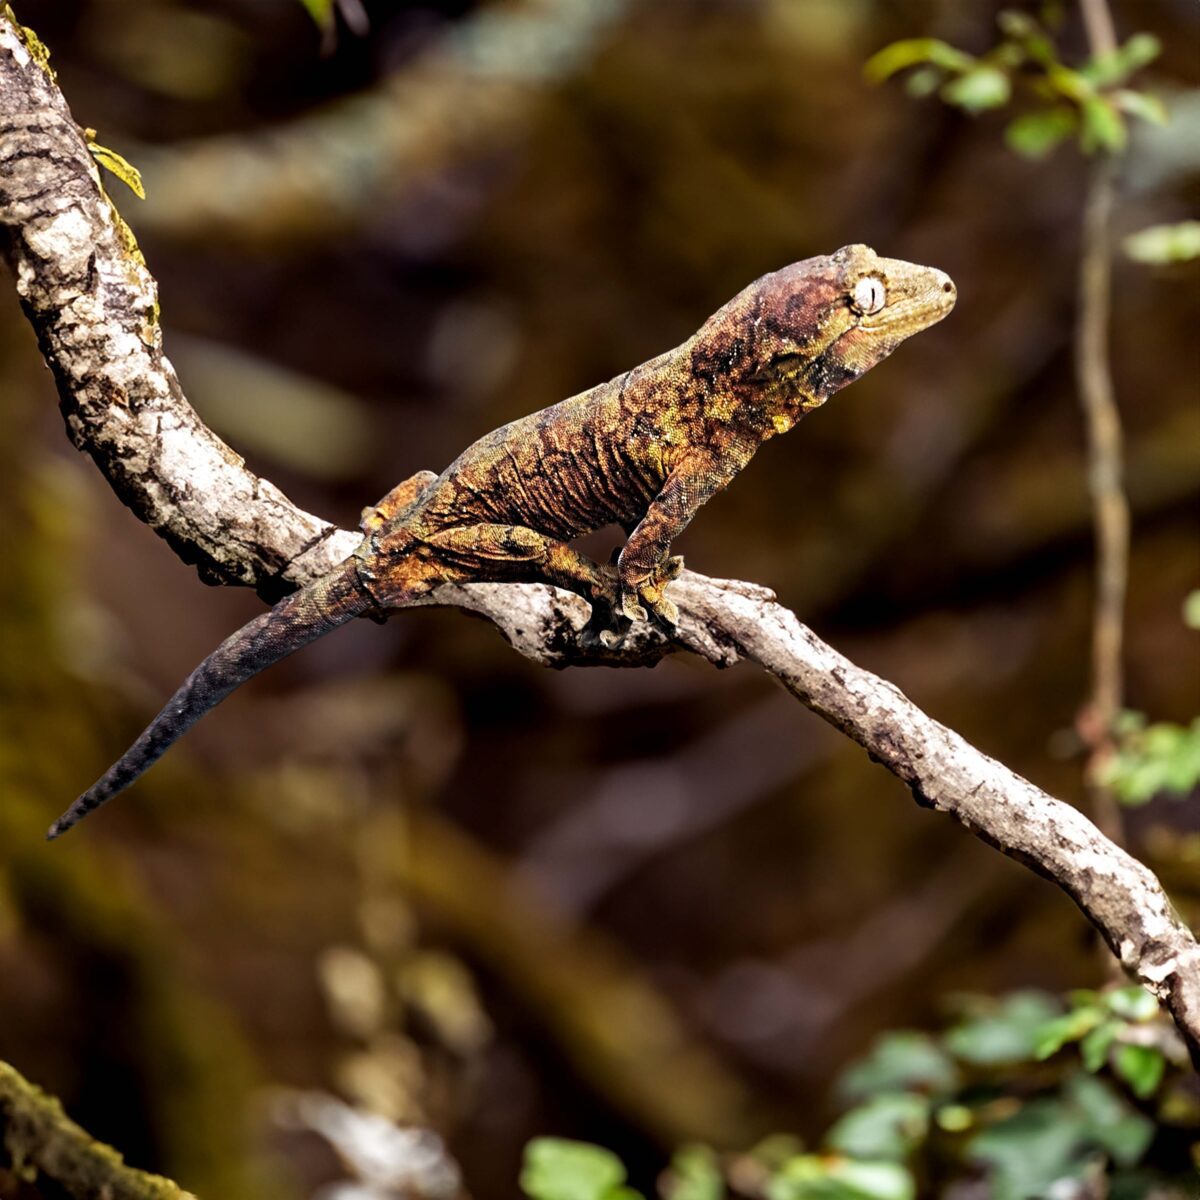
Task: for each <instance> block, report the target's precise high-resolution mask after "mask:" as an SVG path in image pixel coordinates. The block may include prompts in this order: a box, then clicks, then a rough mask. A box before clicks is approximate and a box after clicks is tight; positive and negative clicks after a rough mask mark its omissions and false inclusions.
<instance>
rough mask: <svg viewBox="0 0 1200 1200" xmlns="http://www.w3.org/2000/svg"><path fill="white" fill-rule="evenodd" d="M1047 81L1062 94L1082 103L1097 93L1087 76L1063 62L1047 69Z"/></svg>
mask: <svg viewBox="0 0 1200 1200" xmlns="http://www.w3.org/2000/svg"><path fill="white" fill-rule="evenodd" d="M1046 82H1047V83H1048V84H1049V85H1050V87H1051V88H1052V89H1053V90H1054V91H1056V92H1057V93H1058V94H1059V95H1060V96H1063V97H1065V98H1066V99H1067V100H1073V101H1074V102H1075V103H1076V104H1082V103H1083V102H1084V101H1085V100H1088V99H1090V98H1091V97H1093V96H1095V94H1096V89H1095V88H1094V87H1093V86H1092V85H1091V82H1090V81H1089V80H1088V78H1087V76H1085V75H1083V74H1082V73H1081V72H1079V71H1072V70H1071V68H1070V67H1064V66H1063V65H1062V64H1061V63H1055V64H1054V65H1053V66H1052V67H1050V68H1048V69H1047V71H1046Z"/></svg>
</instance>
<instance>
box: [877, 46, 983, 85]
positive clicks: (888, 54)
mask: <svg viewBox="0 0 1200 1200" xmlns="http://www.w3.org/2000/svg"><path fill="white" fill-rule="evenodd" d="M920 63H932V64H933V65H934V66H935V67H942V68H943V69H944V70H947V71H956V72H957V71H968V70H970V69H971V67H972V66H974V64H975V59H973V58H972V57H971V55H969V54H964V53H963V52H962V51H961V50H956V49H955V48H954V47H953V46H951V45H948V44H947V43H946V42H942V41H939V40H938V39H937V38H908V39H906V40H904V41H901V42H892V44H891V45H890V46H884V48H883V49H882V50H880V51H878V53H876V54H873V55H871V57H870V58H869V59H867V62H866V65H865V66H864V67H863V74H864V75H865V76H866V78H867V80H868V82H870V83H882V82H883V81H884V80H885V79H890V78H891V77H892V76H893V75H895V74H896V72H897V71H903V70H904V69H905V68H906V67H915V66H917V65H918V64H920Z"/></svg>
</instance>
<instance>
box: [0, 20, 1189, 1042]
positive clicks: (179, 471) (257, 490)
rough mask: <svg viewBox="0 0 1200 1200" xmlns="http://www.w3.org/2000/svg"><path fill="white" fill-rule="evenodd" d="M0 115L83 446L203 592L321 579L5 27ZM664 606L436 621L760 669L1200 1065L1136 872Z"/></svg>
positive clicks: (1171, 933)
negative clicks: (228, 439)
mask: <svg viewBox="0 0 1200 1200" xmlns="http://www.w3.org/2000/svg"><path fill="white" fill-rule="evenodd" d="M0 112H2V113H3V114H4V117H3V118H2V121H3V124H2V125H0V162H3V163H4V166H5V185H4V189H3V191H2V192H0V228H3V230H4V234H5V239H4V241H5V250H6V254H7V257H8V259H9V261H10V263H11V264H12V267H13V270H14V274H15V276H16V280H17V288H18V291H19V293H20V295H21V298H22V301H23V303H24V307H25V311H26V314H27V316H28V317H29V319H30V321H31V322H32V324H33V326H34V328H35V330H36V331H37V333H38V337H39V341H40V344H41V347H42V352H43V354H44V355H45V356H46V359H47V361H48V362H49V364H50V366H51V369H52V370H53V372H54V375H55V378H56V381H57V383H58V388H59V395H60V398H61V401H62V405H63V409H64V411H65V412H66V414H67V420H68V428H69V430H70V432H71V434H72V436H73V438H74V439H75V441H76V444H77V445H78V446H80V448H83V449H87V450H88V451H89V452H90V453H91V454H92V456H93V458H95V460H96V462H97V463H98V465H99V466H100V468H101V470H102V471H103V472H104V474H105V475H106V477H107V478H108V480H109V483H110V484H111V486H112V487H113V489H114V490H115V491H116V492H117V494H118V495H119V496H121V497H122V499H124V500H125V502H126V503H127V504H129V506H130V507H131V508H132V509H133V510H134V511H135V513H137V515H139V516H140V517H141V518H142V519H143V520H146V521H148V523H150V524H151V525H152V526H153V527H154V528H155V529H156V530H157V531H158V532H159V533H160V534H161V535H162V536H163V537H165V538H166V539H167V541H168V542H169V543H170V544H171V546H172V547H173V548H174V549H175V550H176V552H177V553H179V554H180V555H181V556H182V557H184V558H185V559H187V560H188V561H193V562H199V563H200V564H201V567H202V570H204V571H206V573H207V574H208V575H209V576H210V577H216V578H219V579H221V580H224V581H228V582H236V583H241V584H246V585H251V586H254V587H256V588H257V589H258V590H259V592H260V594H262V595H264V596H271V595H276V594H278V593H279V592H281V591H286V590H288V589H289V588H294V587H296V586H299V585H301V584H303V583H305V582H307V581H309V580H312V579H315V578H317V577H318V576H319V575H321V574H323V573H325V572H326V571H328V570H329V568H330V567H332V566H333V565H334V563H336V562H337V561H338V560H340V559H341V558H344V557H345V556H346V555H347V554H349V553H350V551H351V550H352V549H353V548H354V546H355V545H356V543H357V541H358V535H357V534H355V533H352V532H349V531H341V530H336V529H335V528H334V527H333V526H331V525H328V524H326V523H325V522H322V521H319V520H318V519H317V518H315V517H313V516H311V515H309V514H308V513H304V512H301V511H300V510H298V509H297V508H296V507H295V506H294V505H292V504H291V503H290V502H289V501H288V500H287V498H286V497H285V496H283V494H282V493H281V492H279V491H278V489H276V488H275V487H273V486H272V485H271V484H270V483H268V482H267V481H265V480H262V479H260V478H258V477H257V476H256V475H254V474H253V473H252V472H250V471H249V470H247V469H246V467H245V464H244V463H243V462H242V461H241V459H239V458H238V457H237V456H236V455H235V454H234V453H233V452H232V451H231V450H229V449H228V447H226V446H224V444H223V443H221V442H220V441H219V440H218V439H217V438H215V437H214V436H213V435H212V433H211V432H210V431H209V430H207V429H206V428H205V427H204V426H203V424H202V423H201V422H200V420H199V418H198V417H197V416H196V414H195V412H194V411H193V410H192V409H191V407H190V406H189V405H188V404H187V402H186V400H185V398H184V397H183V394H182V392H181V390H180V388H179V384H178V381H177V380H176V379H175V376H174V372H173V371H172V370H171V367H170V364H169V362H168V361H167V359H166V358H165V356H164V355H163V353H162V348H161V334H160V331H159V330H158V326H157V324H156V322H155V321H154V313H155V307H154V305H155V300H154V297H155V288H154V281H153V279H152V278H151V277H150V275H149V273H148V271H147V270H146V268H145V265H144V263H143V262H141V260H140V255H136V257H135V254H136V251H133V250H131V249H130V248H129V244H128V242H127V241H123V240H122V236H121V234H120V233H119V230H118V224H117V222H118V221H119V218H118V217H117V216H116V214H115V210H113V208H112V207H111V205H110V204H109V203H108V200H107V198H106V197H105V196H104V193H103V191H102V190H101V188H100V187H99V181H98V179H97V176H96V172H95V168H94V166H93V164H92V162H91V158H90V155H89V154H88V152H87V149H86V147H85V146H84V143H83V139H82V138H81V136H80V132H79V130H78V128H77V127H76V126H75V124H74V122H73V121H72V120H71V117H70V113H69V111H68V109H67V106H66V102H65V100H64V99H63V97H62V94H61V93H60V92H59V90H58V88H57V86H56V85H55V84H54V82H53V80H52V79H51V78H50V76H49V75H48V74H47V73H46V72H45V71H44V70H43V69H42V67H40V66H39V65H38V63H37V62H36V61H35V60H34V58H33V57H32V56H31V54H30V52H29V50H28V49H27V47H26V45H25V43H24V41H23V40H22V38H21V35H20V34H19V32H18V31H17V29H16V28H15V27H14V26H13V25H12V24H11V23H9V22H8V21H7V20H5V21H0ZM301 531H308V534H307V536H304V535H303V533H302V532H301ZM673 595H674V597H675V598H676V600H677V602H678V603H679V606H680V609H681V610H682V613H683V617H682V620H681V624H680V627H679V630H678V633H677V635H676V638H675V640H674V642H669V641H667V640H666V639H665V638H664V637H663V636H662V635H661V634H660V633H658V632H657V631H656V630H654V629H651V628H650V627H649V623H642V625H641V627H639V628H638V629H637V630H636V632H635V633H634V634H632V635H631V636H630V637H628V638H627V639H626V640H625V643H624V644H623V645H622V646H621V647H618V648H616V649H613V650H609V651H606V652H604V653H602V654H598V653H594V652H590V651H588V650H585V649H584V648H583V647H582V646H581V645H580V642H579V637H578V635H579V632H580V630H581V629H582V627H583V625H584V624H585V623H586V620H587V617H588V605H587V604H586V602H585V601H584V600H582V599H581V598H580V597H578V596H574V595H570V594H567V593H564V592H558V591H556V590H555V589H553V588H551V587H548V586H544V585H538V584H530V585H517V584H469V585H464V586H459V587H443V588H441V589H439V590H438V591H437V592H435V593H433V595H432V596H431V597H430V598H429V601H428V602H429V603H433V604H440V605H449V606H454V607H458V608H462V609H466V610H467V611H470V612H474V613H476V614H478V615H481V616H484V617H486V618H488V619H489V620H491V621H492V622H493V623H494V624H495V625H496V626H497V627H498V628H499V629H500V631H501V633H502V634H503V635H504V636H505V637H506V638H507V639H508V640H509V642H511V643H512V645H513V646H514V647H515V648H516V649H517V650H519V651H520V652H521V653H523V654H524V655H526V657H528V658H530V659H532V660H533V661H535V662H539V663H542V664H545V665H549V666H566V665H568V664H576V663H588V664H595V663H598V662H606V663H608V664H609V665H614V666H636V665H646V664H649V663H653V662H656V661H657V660H658V659H659V658H661V657H662V656H663V655H664V654H666V653H669V652H670V651H671V650H673V649H675V648H676V647H677V646H682V647H684V648H686V649H689V650H691V651H693V652H694V653H696V654H698V655H700V656H701V657H703V658H706V659H707V660H708V661H710V662H712V663H713V664H714V665H717V666H729V665H731V664H732V663H734V662H736V661H738V660H739V659H743V658H745V659H749V660H750V661H752V662H756V663H758V664H759V665H760V666H761V667H763V668H764V669H765V670H766V671H767V672H769V673H770V674H772V675H774V676H775V677H776V678H777V679H779V680H780V681H781V682H782V683H783V684H784V686H785V687H786V688H787V689H788V690H789V691H790V692H791V693H792V694H793V695H795V696H796V697H797V698H798V699H799V700H801V701H802V702H803V703H804V704H805V705H807V706H808V707H809V708H811V709H812V710H813V711H814V712H816V713H818V714H819V715H820V716H821V717H823V718H824V719H825V720H827V721H829V722H830V723H831V724H833V725H835V726H836V727H837V728H839V729H841V730H842V731H843V732H844V733H845V734H847V735H848V736H849V737H851V738H853V739H854V740H855V741H856V742H858V743H859V744H860V745H861V746H863V747H864V748H865V749H866V750H867V751H868V753H869V754H870V755H871V756H872V757H873V758H875V759H876V760H877V761H879V762H881V763H882V764H883V765H884V766H886V767H887V768H888V769H889V770H890V771H892V772H893V773H894V774H895V775H897V776H898V777H899V778H900V779H902V780H903V781H904V782H905V783H906V784H908V786H909V787H910V788H911V789H912V791H913V794H914V795H915V797H916V798H917V801H918V802H919V803H921V804H924V805H928V806H929V807H933V808H936V809H938V810H939V811H942V812H946V813H949V814H951V815H953V816H955V817H957V818H958V820H960V821H961V822H962V823H963V824H964V825H966V826H967V828H969V829H970V830H971V831H972V832H973V833H975V834H976V835H977V836H979V837H981V838H982V839H983V840H985V841H987V842H988V843H989V844H991V845H993V846H995V847H997V848H998V849H1000V850H1002V851H1003V852H1004V853H1006V854H1009V855H1011V856H1012V857H1014V858H1017V859H1019V860H1020V861H1022V862H1024V863H1025V864H1026V865H1028V866H1030V867H1031V868H1032V869H1034V870H1035V871H1037V872H1038V873H1040V874H1042V875H1045V876H1047V877H1048V878H1050V879H1051V880H1053V881H1054V882H1055V883H1057V884H1058V886H1059V887H1061V888H1062V889H1063V890H1064V891H1065V892H1067V894H1068V895H1070V896H1071V897H1072V898H1073V899H1074V900H1075V902H1076V903H1077V904H1078V905H1079V907H1080V908H1081V909H1082V910H1083V912H1084V913H1085V914H1086V916H1087V917H1088V918H1089V920H1091V921H1092V922H1093V923H1094V924H1095V925H1096V926H1097V928H1098V929H1099V930H1100V932H1101V934H1102V935H1103V936H1104V939H1105V941H1106V942H1107V943H1108V945H1109V946H1110V947H1111V948H1112V950H1113V951H1114V953H1115V954H1117V956H1118V957H1119V959H1120V961H1121V963H1122V965H1123V966H1124V967H1125V968H1126V970H1128V971H1130V972H1131V973H1132V974H1134V975H1135V976H1136V977H1137V978H1138V979H1139V980H1140V981H1141V982H1142V983H1143V984H1145V986H1146V987H1148V988H1149V989H1150V990H1151V991H1152V992H1153V993H1154V994H1155V995H1156V996H1157V997H1158V998H1159V999H1160V1000H1161V1001H1162V1002H1163V1003H1164V1004H1165V1005H1166V1006H1167V1007H1168V1009H1169V1010H1170V1011H1171V1013H1172V1015H1173V1016H1174V1018H1175V1020H1176V1022H1177V1024H1178V1025H1179V1027H1180V1029H1181V1031H1182V1032H1183V1034H1184V1036H1185V1037H1186V1038H1187V1039H1188V1041H1189V1044H1190V1046H1191V1047H1192V1052H1193V1054H1194V1055H1195V1057H1196V1058H1197V1060H1198V1061H1200V947H1198V946H1197V943H1196V940H1195V938H1194V937H1193V935H1192V933H1191V932H1190V930H1188V929H1187V927H1186V926H1185V925H1184V924H1183V922H1182V921H1181V920H1180V919H1179V917H1178V916H1177V915H1176V914H1175V912H1174V910H1173V909H1172V907H1171V904H1170V901H1169V900H1168V899H1167V897H1166V895H1165V894H1164V892H1163V890H1162V887H1161V885H1160V884H1159V882H1158V880H1157V879H1156V878H1155V877H1154V875H1153V874H1152V873H1151V872H1150V871H1149V870H1148V869H1147V868H1146V867H1145V866H1143V865H1142V864H1141V863H1139V862H1137V861H1136V860H1135V859H1133V858H1131V857H1130V856H1129V855H1127V854H1126V853H1124V851H1122V850H1121V849H1120V848H1119V847H1117V846H1115V845H1114V844H1113V843H1112V842H1110V841H1109V840H1108V839H1107V838H1106V837H1104V835H1103V834H1102V833H1100V831H1099V830H1097V829H1096V828H1095V826H1094V825H1092V824H1091V822H1090V821H1088V820H1087V819H1086V818H1085V817H1084V816H1083V815H1082V814H1080V813H1079V812H1077V811H1076V810H1075V809H1073V808H1072V807H1071V806H1070V805H1067V804H1064V803H1063V802H1062V801H1059V800H1056V799H1054V798H1053V797H1051V796H1049V795H1047V794H1046V793H1045V792H1043V791H1041V790H1040V789H1038V788H1036V787H1034V785H1033V784H1031V783H1029V782H1028V781H1026V780H1024V779H1022V778H1021V777H1020V776H1018V775H1016V774H1015V773H1013V772H1012V771H1010V770H1008V769H1007V768H1006V767H1004V766H1002V765H1001V764H1000V763H998V762H996V761H995V760H994V759H991V758H988V757H987V756H986V755H985V754H983V753H981V752H980V751H979V750H976V749H975V748H974V747H973V746H970V745H969V744H968V743H967V742H965V741H964V740H963V739H962V738H961V737H959V736H958V735H957V734H955V733H954V732H953V731H951V730H949V729H947V728H946V727H945V726H944V725H941V724H939V723H938V722H937V721H934V720H933V719H932V718H931V717H929V716H927V715H926V714H925V713H923V712H922V711H921V710H920V709H919V708H917V707H916V705H914V704H913V703H912V702H911V701H910V700H908V699H907V698H906V697H905V696H904V695H903V694H902V693H901V692H900V691H899V690H898V689H897V688H896V687H895V686H893V685H892V684H890V683H887V682H886V681H884V680H882V679H879V678H877V677H876V676H874V675H872V674H870V673H869V672H866V671H863V670H861V669H860V668H858V667H856V666H854V665H853V664H852V663H850V662H849V661H848V660H846V659H845V658H843V657H842V656H841V655H839V654H838V653H837V652H836V651H835V650H833V649H832V648H831V647H829V646H827V645H825V644H824V643H823V642H821V641H820V640H819V639H818V638H816V637H815V636H814V635H813V634H812V632H811V631H809V630H808V629H806V628H805V627H804V626H802V625H801V624H800V622H799V621H798V620H797V619H796V617H795V616H794V614H792V613H791V612H789V611H788V610H786V609H785V608H782V607H781V606H780V605H778V604H776V603H775V602H774V596H773V595H772V594H771V593H770V592H769V591H767V590H766V589H764V588H762V587H759V586H757V585H754V584H749V583H740V582H737V581H730V580H717V579H708V578H706V577H704V576H701V575H696V574H694V573H692V572H685V573H684V575H683V576H682V577H681V578H680V579H679V580H677V581H676V583H675V584H674V585H673Z"/></svg>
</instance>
